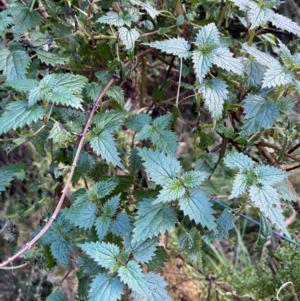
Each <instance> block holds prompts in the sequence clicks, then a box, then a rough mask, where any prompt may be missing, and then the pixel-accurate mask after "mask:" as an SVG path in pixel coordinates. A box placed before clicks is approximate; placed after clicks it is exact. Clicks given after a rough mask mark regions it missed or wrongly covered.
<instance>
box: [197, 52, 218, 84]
mask: <svg viewBox="0 0 300 301" xmlns="http://www.w3.org/2000/svg"><path fill="white" fill-rule="evenodd" d="M192 60H193V64H194V70H195V73H196V76H197V78H198V80H199V82H200V83H202V81H203V79H204V77H205V76H206V74H207V73H208V71H209V69H210V67H211V66H212V65H213V55H212V53H211V52H208V53H205V52H201V51H199V50H194V51H193V53H192Z"/></svg>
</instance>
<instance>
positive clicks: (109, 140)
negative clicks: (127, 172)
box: [90, 131, 125, 169]
mask: <svg viewBox="0 0 300 301" xmlns="http://www.w3.org/2000/svg"><path fill="white" fill-rule="evenodd" d="M90 144H91V147H92V149H93V150H94V151H95V152H96V154H97V155H99V156H101V157H102V158H103V159H104V160H106V161H107V162H108V163H111V164H112V165H113V166H119V167H120V168H122V169H125V167H124V165H123V164H122V163H121V158H120V157H119V154H118V151H117V148H116V143H115V140H114V137H113V136H112V134H111V133H110V132H108V131H103V132H102V133H101V134H99V135H98V136H97V137H94V138H92V140H91V141H90Z"/></svg>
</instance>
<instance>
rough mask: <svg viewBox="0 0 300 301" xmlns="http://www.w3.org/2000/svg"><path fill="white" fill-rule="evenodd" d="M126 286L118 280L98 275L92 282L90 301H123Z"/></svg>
mask: <svg viewBox="0 0 300 301" xmlns="http://www.w3.org/2000/svg"><path fill="white" fill-rule="evenodd" d="M123 291H124V285H123V284H122V283H121V281H120V280H119V279H118V278H115V277H108V276H107V275H106V274H98V275H97V276H96V277H95V278H94V279H93V282H92V285H91V292H90V294H89V299H88V300H89V301H100V300H105V301H117V300H120V299H121V296H122V294H123Z"/></svg>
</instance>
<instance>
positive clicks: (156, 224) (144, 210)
mask: <svg viewBox="0 0 300 301" xmlns="http://www.w3.org/2000/svg"><path fill="white" fill-rule="evenodd" d="M152 201H153V199H144V200H143V201H141V202H139V204H138V213H139V215H140V217H139V218H138V219H137V221H136V222H135V223H134V229H133V240H132V242H133V243H135V242H140V241H144V240H146V239H147V238H152V237H153V236H157V235H158V234H162V233H164V232H165V231H167V230H170V229H171V228H172V227H174V225H175V222H176V221H177V217H176V214H175V211H174V210H173V208H172V207H170V206H163V205H161V204H156V205H153V204H152Z"/></svg>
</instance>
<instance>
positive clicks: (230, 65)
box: [211, 47, 243, 74]
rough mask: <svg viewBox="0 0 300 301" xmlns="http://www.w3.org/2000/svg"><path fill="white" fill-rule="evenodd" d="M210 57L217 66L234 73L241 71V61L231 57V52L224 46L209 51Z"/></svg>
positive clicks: (240, 72)
mask: <svg viewBox="0 0 300 301" xmlns="http://www.w3.org/2000/svg"><path fill="white" fill-rule="evenodd" d="M211 55H212V57H211V59H212V62H213V63H214V64H216V65H217V66H218V67H220V68H222V69H225V70H226V71H231V72H233V73H236V74H242V73H243V65H242V63H241V61H240V60H239V59H237V58H234V57H233V54H232V53H231V52H230V51H229V50H228V49H227V48H224V47H219V48H216V49H214V50H213V51H212V52H211Z"/></svg>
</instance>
